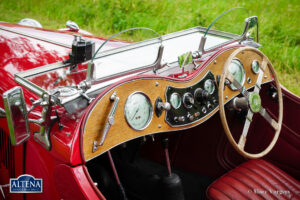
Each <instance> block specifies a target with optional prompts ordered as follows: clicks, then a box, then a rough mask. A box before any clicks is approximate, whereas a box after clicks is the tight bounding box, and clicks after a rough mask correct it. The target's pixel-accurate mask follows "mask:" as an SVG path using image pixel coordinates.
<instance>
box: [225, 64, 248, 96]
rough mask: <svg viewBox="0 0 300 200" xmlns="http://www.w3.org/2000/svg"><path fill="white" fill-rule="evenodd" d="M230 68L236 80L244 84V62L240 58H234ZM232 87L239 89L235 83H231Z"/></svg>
mask: <svg viewBox="0 0 300 200" xmlns="http://www.w3.org/2000/svg"><path fill="white" fill-rule="evenodd" d="M228 70H229V72H230V73H231V74H232V75H233V76H234V78H235V80H237V81H238V82H239V83H240V85H244V81H245V70H244V67H243V64H242V63H241V62H240V61H239V60H238V59H234V60H232V62H231V63H230V65H229V69H228ZM230 88H231V89H232V90H237V88H236V87H234V86H233V84H230Z"/></svg>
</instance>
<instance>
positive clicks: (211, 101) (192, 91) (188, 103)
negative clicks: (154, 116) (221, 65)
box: [165, 71, 219, 127]
mask: <svg viewBox="0 0 300 200" xmlns="http://www.w3.org/2000/svg"><path fill="white" fill-rule="evenodd" d="M207 80H208V81H207ZM205 82H211V83H212V85H211V86H213V91H212V90H210V92H208V91H207V90H206V88H207V86H205ZM172 94H176V96H177V97H178V98H180V103H178V104H177V105H178V106H177V109H176V106H173V105H174V103H173V104H172V102H171V95H172ZM165 95H166V101H167V102H169V103H170V104H171V105H172V106H171V109H170V110H169V111H167V113H166V118H165V120H166V122H167V123H168V124H169V125H170V126H172V127H177V126H184V125H187V124H191V123H194V122H196V121H199V120H200V119H201V118H203V117H205V116H206V115H207V114H209V113H210V112H211V111H213V110H214V109H215V108H216V107H218V105H219V100H218V87H217V84H216V80H215V77H214V75H213V73H211V72H210V71H208V72H207V74H206V75H205V76H204V78H203V79H202V80H200V81H199V82H198V83H196V84H194V85H192V86H189V87H185V88H176V87H171V86H168V87H167V90H166V93H165ZM173 96H174V95H173Z"/></svg>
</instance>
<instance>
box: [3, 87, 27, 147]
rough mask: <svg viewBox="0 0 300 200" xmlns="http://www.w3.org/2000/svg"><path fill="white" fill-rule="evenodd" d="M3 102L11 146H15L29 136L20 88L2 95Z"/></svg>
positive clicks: (24, 105) (25, 110)
mask: <svg viewBox="0 0 300 200" xmlns="http://www.w3.org/2000/svg"><path fill="white" fill-rule="evenodd" d="M3 102H4V107H5V112H6V119H7V124H8V129H9V133H10V141H11V144H12V145H14V146H16V145H19V144H21V143H23V142H24V141H25V140H27V139H28V138H29V136H30V131H29V124H28V117H27V109H26V104H25V100H24V94H23V90H22V88H21V87H19V86H17V87H14V88H12V89H10V90H8V91H6V92H4V93H3Z"/></svg>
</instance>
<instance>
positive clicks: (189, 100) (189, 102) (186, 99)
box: [183, 92, 195, 108]
mask: <svg viewBox="0 0 300 200" xmlns="http://www.w3.org/2000/svg"><path fill="white" fill-rule="evenodd" d="M194 103H195V100H194V97H193V95H192V94H191V93H190V92H187V93H185V94H184V95H183V104H184V106H185V107H186V108H191V107H192V106H193V105H194Z"/></svg>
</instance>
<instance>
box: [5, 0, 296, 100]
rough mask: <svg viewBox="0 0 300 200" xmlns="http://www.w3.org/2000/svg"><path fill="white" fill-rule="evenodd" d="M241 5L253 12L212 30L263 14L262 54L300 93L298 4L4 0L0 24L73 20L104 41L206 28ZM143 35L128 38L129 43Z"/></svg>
mask: <svg viewBox="0 0 300 200" xmlns="http://www.w3.org/2000/svg"><path fill="white" fill-rule="evenodd" d="M236 6H242V7H245V8H246V9H247V10H248V14H247V15H243V14H240V13H239V12H236V13H235V14H230V15H228V16H227V18H226V17H225V18H224V19H222V20H221V21H220V22H218V23H217V24H216V25H215V26H214V27H213V28H214V29H218V30H224V31H228V32H237V31H238V30H237V29H238V28H240V27H241V21H242V22H243V19H244V17H246V16H252V15H256V16H258V18H259V23H260V26H259V28H260V43H261V44H262V45H263V46H262V48H261V50H262V51H263V52H264V53H265V54H266V55H267V56H268V57H269V59H270V60H271V62H272V63H273V65H274V66H275V69H276V70H277V73H278V75H279V79H280V81H281V83H282V84H283V85H284V86H285V87H287V88H288V89H289V90H291V91H292V92H294V93H296V94H298V95H300V87H299V86H300V84H299V83H300V47H299V45H300V32H299V26H300V25H299V24H300V1H299V0H273V1H270V0H248V1H237V0H233V1H226V0H205V1H204V0H198V1H197V0H164V1H162V0H111V1H108V0H99V1H98V0H93V1H92V0H0V21H6V22H11V23H16V22H18V21H19V20H20V19H22V18H33V19H36V20H38V21H39V22H40V23H41V24H42V25H43V27H44V28H47V29H58V28H63V27H64V26H65V23H66V21H67V20H72V21H75V22H76V23H77V24H78V25H79V27H80V28H82V29H85V30H87V31H90V32H92V33H93V34H94V35H98V36H105V37H107V36H110V35H112V34H113V33H116V32H118V31H121V30H123V29H126V28H131V27H136V26H143V27H149V28H152V29H154V30H156V31H157V32H158V33H160V34H166V33H170V32H175V31H178V30H182V29H186V28H190V27H194V26H204V27H207V26H209V24H210V23H211V22H212V21H213V20H214V19H215V18H216V17H217V16H218V15H219V14H221V13H222V12H223V11H225V10H228V9H230V8H232V7H236ZM222 22H224V23H222ZM143 37H146V36H144V35H143V34H141V35H129V36H128V37H127V38H126V39H129V40H136V39H142V38H143Z"/></svg>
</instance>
